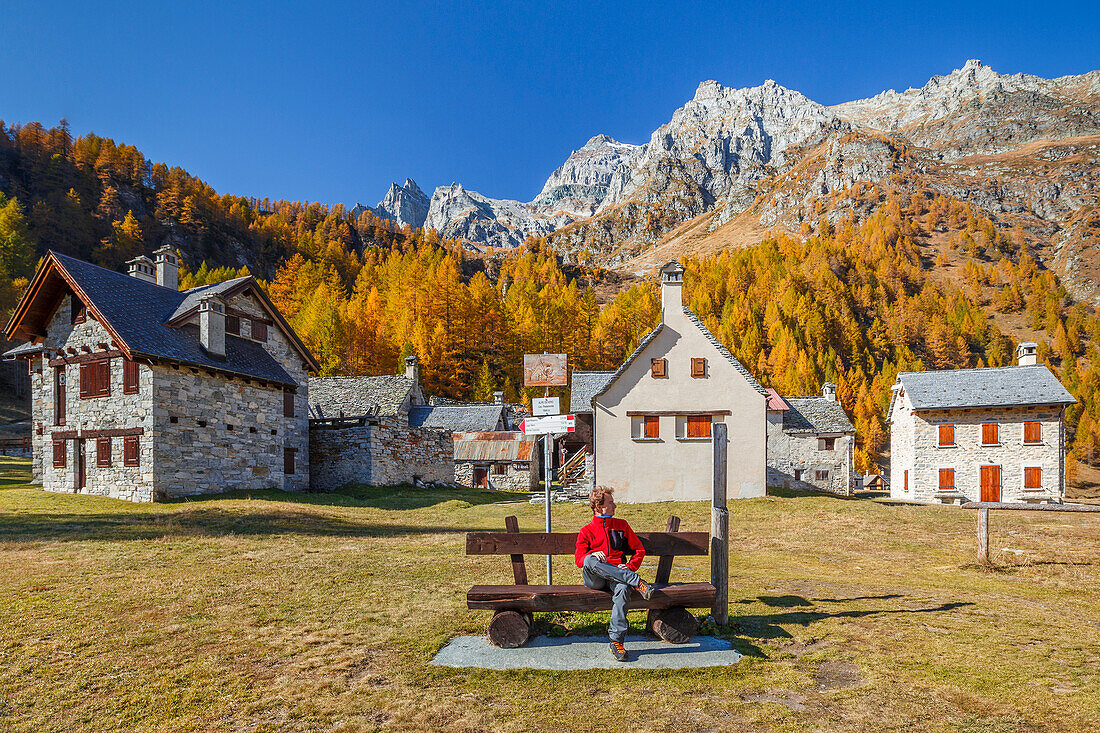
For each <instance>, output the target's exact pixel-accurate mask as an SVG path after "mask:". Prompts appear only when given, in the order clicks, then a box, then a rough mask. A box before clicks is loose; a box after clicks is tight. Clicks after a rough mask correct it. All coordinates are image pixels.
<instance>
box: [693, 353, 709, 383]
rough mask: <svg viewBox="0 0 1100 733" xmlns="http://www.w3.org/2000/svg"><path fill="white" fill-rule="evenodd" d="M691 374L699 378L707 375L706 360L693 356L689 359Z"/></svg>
mask: <svg viewBox="0 0 1100 733" xmlns="http://www.w3.org/2000/svg"><path fill="white" fill-rule="evenodd" d="M691 376H693V377H695V378H696V379H701V378H703V377H706V376H707V360H706V359H703V358H699V357H695V358H693V359H692V360H691Z"/></svg>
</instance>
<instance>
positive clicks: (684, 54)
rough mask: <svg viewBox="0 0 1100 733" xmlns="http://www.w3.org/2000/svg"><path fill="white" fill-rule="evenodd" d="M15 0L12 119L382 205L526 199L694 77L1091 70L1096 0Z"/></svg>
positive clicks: (308, 194)
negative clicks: (398, 186) (63, 123)
mask: <svg viewBox="0 0 1100 733" xmlns="http://www.w3.org/2000/svg"><path fill="white" fill-rule="evenodd" d="M92 5H93V4H92V3H87V2H79V3H77V2H61V3H54V2H34V3H30V2H22V0H17V2H15V3H14V5H13V4H11V3H5V8H4V13H3V21H2V22H0V119H2V120H4V121H5V122H6V123H8V124H11V123H13V122H27V121H31V120H38V121H41V122H43V123H44V124H47V125H48V124H52V123H54V122H56V121H57V120H58V119H60V118H62V117H65V118H67V119H68V120H69V123H70V125H71V126H72V129H73V132H74V134H81V133H84V132H88V131H94V132H96V133H98V134H100V135H105V136H109V137H113V138H114V139H115V140H117V141H120V142H127V143H130V144H134V145H136V146H138V147H139V148H140V149H141V150H142V151H143V152H144V153H145V154H146V155H147V156H148V157H149V158H151V159H152V160H154V161H164V162H167V163H169V164H170V165H179V166H182V167H183V168H185V169H187V170H188V171H190V172H191V173H193V174H195V175H197V176H199V177H201V178H203V179H205V180H206V181H207V182H208V183H210V184H211V185H212V186H214V187H215V188H216V189H217V190H218V191H219V192H221V193H234V194H241V195H255V196H265V195H266V196H271V197H272V198H287V199H302V200H311V201H313V200H316V201H322V202H326V203H336V202H345V203H349V204H352V203H355V202H356V201H362V202H364V203H369V204H374V203H376V202H377V201H378V200H379V199H380V198H381V197H382V196H383V194H384V193H385V191H386V189H387V188H388V186H389V182H390V181H391V180H396V181H403V180H404V179H405V177H406V176H410V177H412V178H413V179H415V180H416V181H417V182H418V183H419V184H420V185H421V187H422V188H424V190H425V191H426V192H428V193H429V194H430V193H431V190H432V189H433V188H434V187H435V186H437V185H442V184H446V183H450V182H451V181H458V182H461V183H463V184H464V185H465V186H466V187H467V188H470V189H473V190H477V191H480V192H482V193H484V194H486V195H489V196H494V197H501V198H517V199H521V200H529V199H531V198H532V197H533V196H534V195H535V194H536V193H537V192H538V191H539V189H540V188H541V186H542V183H543V182H544V180H545V179H546V177H547V175H549V173H550V172H551V171H552V170H553V169H554V168H556V167H557V166H558V165H559V164H560V163H561V162H562V161H563V160H565V158H566V157H567V156H568V155H569V152H570V151H571V150H574V149H576V148H578V147H580V146H581V145H583V144H584V142H585V141H586V140H587V139H588V138H589V137H591V136H592V135H595V134H597V133H606V134H608V135H611V136H612V137H615V138H617V139H619V140H623V141H626V142H633V143H640V142H644V141H646V140H647V139H648V138H649V134H650V133H651V132H652V131H653V130H654V129H655V128H656V127H657V126H658V125H660V124H662V123H663V122H666V121H667V120H668V118H669V117H670V115H671V114H672V112H673V110H675V109H676V108H677V107H679V106H680V105H682V104H683V103H684V102H685V101H686V100H688V99H689V98H690V97H691V96H692V95H693V94H694V91H695V88H696V86H698V84H699V82H700V81H702V80H704V79H717V80H718V81H719V82H721V83H723V84H725V85H728V86H736V87H740V86H753V85H756V84H759V83H761V82H762V81H763V80H765V79H768V78H771V79H775V80H776V81H777V82H779V83H780V84H783V85H784V86H788V87H791V88H793V89H797V90H799V91H801V92H803V93H804V94H806V95H807V96H809V97H810V98H811V99H815V100H817V101H819V102H822V103H824V104H835V103H837V102H842V101H847V100H850V99H857V98H861V97H866V96H871V95H874V94H877V93H878V92H880V91H882V90H883V89H887V88H895V89H898V90H902V89H905V88H906V87H909V86H922V85H923V84H924V83H925V82H926V81H927V80H928V78H929V77H930V76H931V75H933V74H946V73H949V72H950V71H951V70H952V69H954V68H958V67H960V66H961V65H962V64H963V63H964V62H965V61H966V60H967V59H968V58H980V59H981V60H982V61H984V62H985V63H987V64H989V65H990V66H992V67H993V68H994V69H995V70H997V71H999V72H1001V73H1015V72H1025V73H1031V74H1038V75H1040V76H1046V77H1052V76H1061V75H1064V74H1079V73H1084V72H1086V71H1090V70H1093V69H1097V68H1100V42H1098V41H1097V39H1096V29H1097V28H1098V27H1100V9H1098V5H1100V4H1097V3H1094V2H1093V3H1013V2H1001V3H957V2H951V3H946V2H945V3H924V4H921V3H914V2H906V3H897V4H892V3H886V2H872V3H864V2H858V1H853V2H843V3H833V2H752V3H741V2H737V3H722V2H714V1H713V0H712V1H711V2H683V3H646V2H642V1H641V0H638V1H636V2H628V3H570V2H554V3H549V2H542V3H521V2H495V1H492V0H483V1H482V2H459V3H453V4H446V5H444V4H436V3H421V2H413V1H407V0H406V1H402V0H396V1H395V2H389V3H384V4H374V3H335V4H327V5H321V4H316V5H314V4H310V7H306V4H304V3H299V4H290V3H281V2H268V3H262V4H261V3H255V4H251V3H243V4H241V3H238V4H232V5H231V4H229V3H204V2H193V3H186V4H185V3H171V4H170V3H149V2H144V3H125V2H115V3H111V4H110V5H109V6H108V7H109V9H101V8H96V7H92Z"/></svg>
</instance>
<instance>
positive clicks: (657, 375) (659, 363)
mask: <svg viewBox="0 0 1100 733" xmlns="http://www.w3.org/2000/svg"><path fill="white" fill-rule="evenodd" d="M649 371H650V374H651V375H652V376H653V378H654V379H664V378H666V377H667V376H668V359H650V361H649Z"/></svg>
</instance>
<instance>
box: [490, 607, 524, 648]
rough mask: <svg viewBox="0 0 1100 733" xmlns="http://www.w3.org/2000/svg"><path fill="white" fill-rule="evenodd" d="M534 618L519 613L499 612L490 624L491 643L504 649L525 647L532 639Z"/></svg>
mask: <svg viewBox="0 0 1100 733" xmlns="http://www.w3.org/2000/svg"><path fill="white" fill-rule="evenodd" d="M531 621H532V616H531V614H529V613H520V612H518V611H497V612H496V613H495V614H494V615H493V620H492V621H490V622H489V643H490V644H492V645H493V646H499V647H501V648H503V649H515V648H516V647H517V646H523V645H524V644H526V643H527V640H528V639H530V638H531Z"/></svg>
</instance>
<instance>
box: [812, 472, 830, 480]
mask: <svg viewBox="0 0 1100 733" xmlns="http://www.w3.org/2000/svg"><path fill="white" fill-rule="evenodd" d="M828 480H829V472H828V471H814V481H828Z"/></svg>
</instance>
